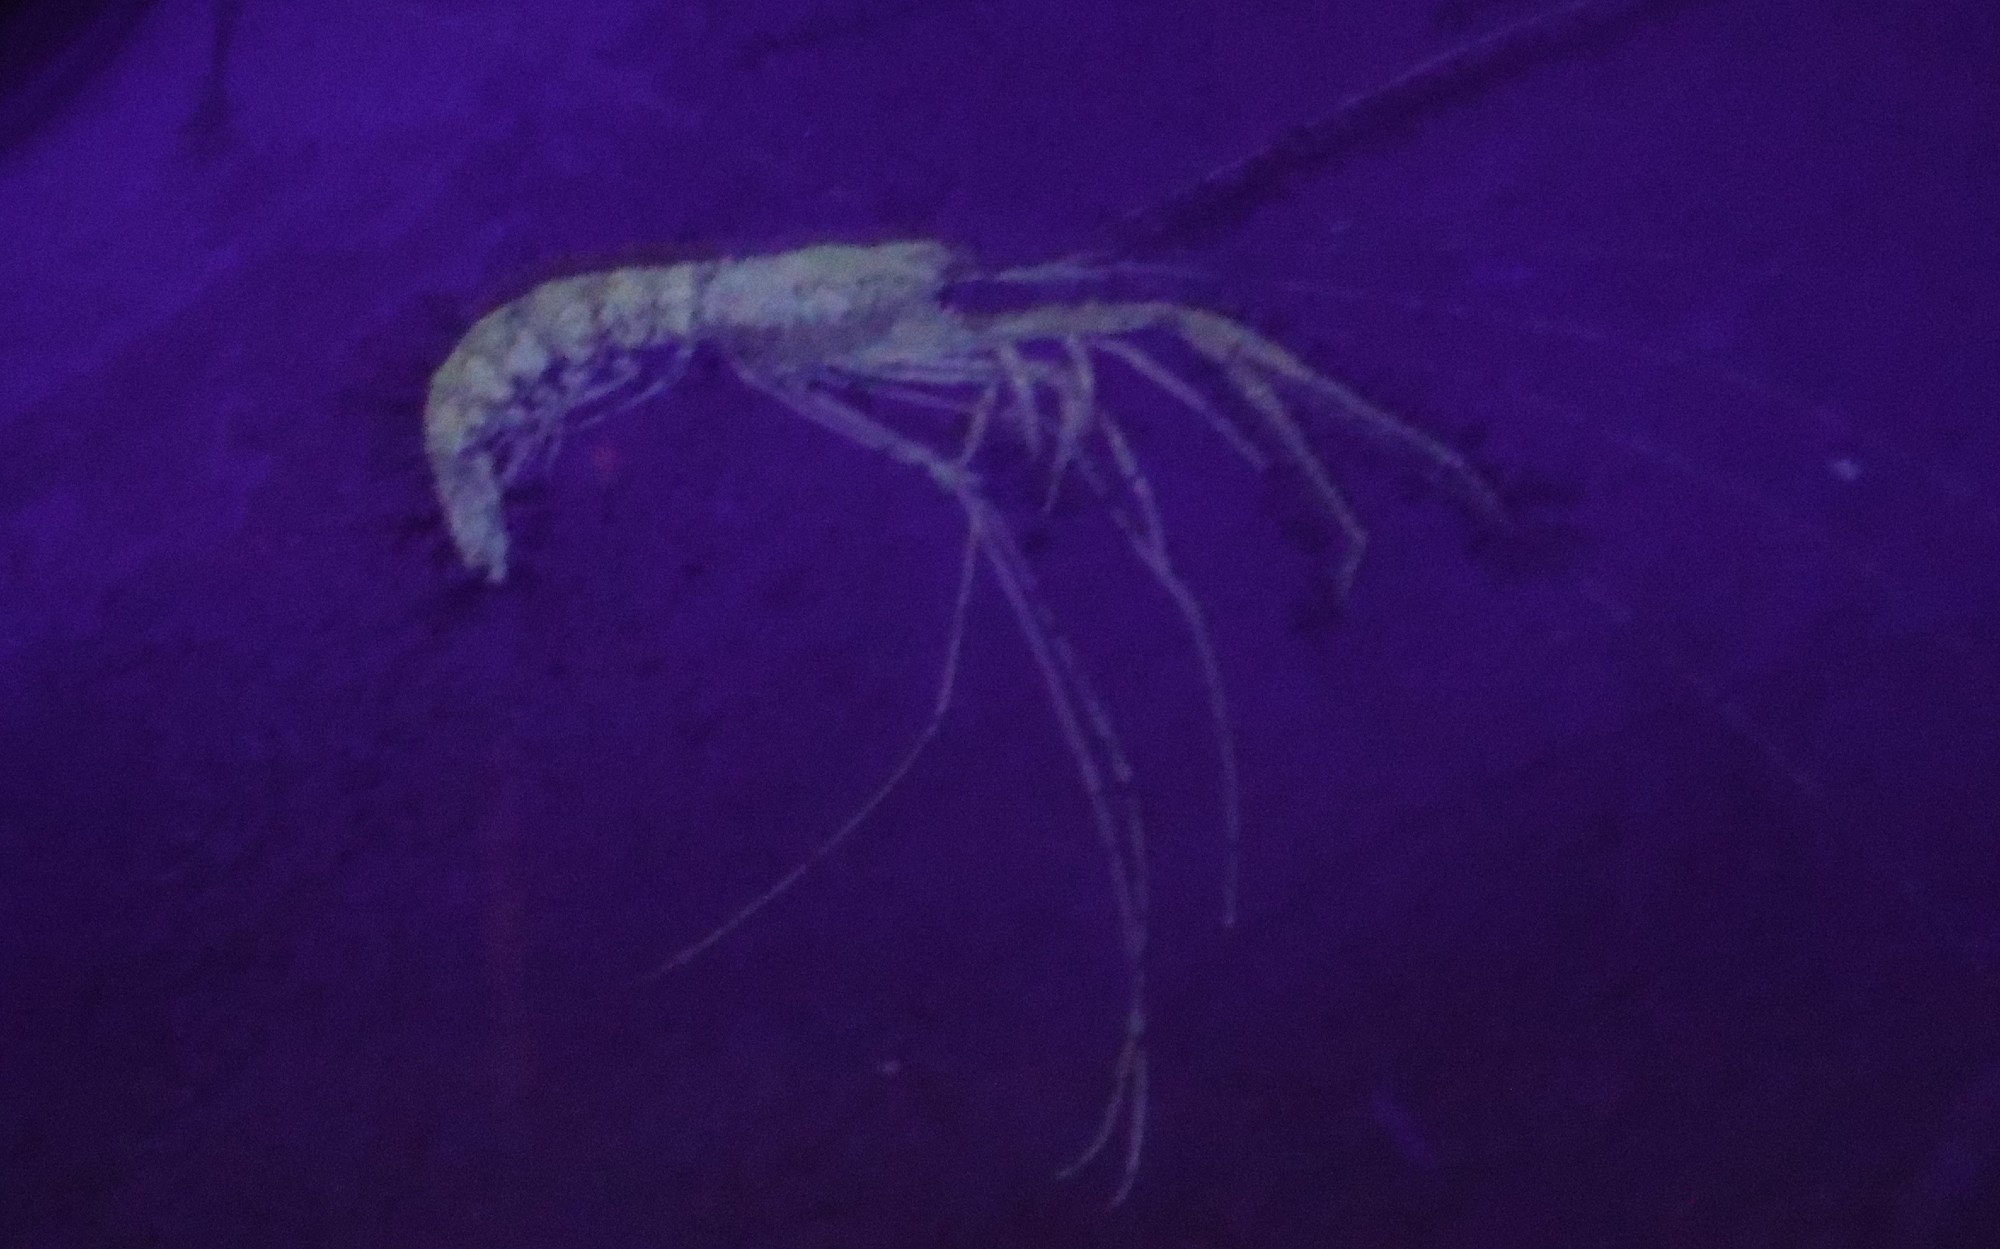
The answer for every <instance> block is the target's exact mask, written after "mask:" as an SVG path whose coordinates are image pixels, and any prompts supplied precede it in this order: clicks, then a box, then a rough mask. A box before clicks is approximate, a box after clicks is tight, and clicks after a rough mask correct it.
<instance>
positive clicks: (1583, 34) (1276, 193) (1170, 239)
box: [1093, 0, 1693, 260]
mask: <svg viewBox="0 0 2000 1249" xmlns="http://www.w3.org/2000/svg"><path fill="white" fill-rule="evenodd" d="M1692 2H1693V0H1570V2H1569V3H1567V4H1561V5H1558V6H1556V7H1555V8H1552V9H1549V10H1547V11H1545V12H1542V13H1538V14H1536V15H1534V16H1533V17H1526V18H1522V19H1521V20H1520V21H1517V22H1515V23H1513V24H1512V25H1508V26H1503V27H1501V28H1500V29H1499V30H1496V31H1494V32H1492V33H1491V34H1488V35H1484V36H1481V37H1480V38H1478V39H1474V40H1472V41H1471V42H1470V43H1465V44H1461V45H1459V46H1458V47H1456V48H1453V49H1452V50H1451V51H1449V52H1445V53H1442V54H1440V55H1438V56H1435V57H1432V58H1431V59H1430V60H1428V61H1423V62H1420V63H1419V64H1418V65H1416V66H1415V67H1414V68H1412V69H1410V70H1409V71H1408V72H1406V73H1404V74H1402V75H1401V76H1399V77H1397V78H1394V79H1391V80H1390V81H1389V82H1387V83H1384V84H1383V85H1382V86H1380V87H1377V88H1375V89H1374V90H1372V91H1366V92H1363V93H1362V94H1360V95H1356V96H1350V97H1348V98H1347V99H1346V100H1344V101H1342V102H1341V103H1340V104H1339V105H1338V106H1336V107H1335V108H1334V110H1333V112H1331V113H1329V114H1327V115H1326V116H1325V117H1322V118H1320V119H1319V120H1318V121H1312V122H1307V123H1305V124H1303V125H1300V126H1295V127H1293V128H1292V129H1291V130H1288V131H1286V132H1285V133H1284V134H1282V135H1280V136H1279V137H1278V138H1277V139H1276V140H1275V141H1273V142H1272V143H1270V144H1269V145H1267V146H1266V147H1264V148H1263V149H1262V150H1261V151H1258V152H1256V153H1253V154H1252V155H1250V156H1247V157H1245V158H1243V159H1242V160H1239V161H1234V162H1232V163H1230V164H1227V165H1224V166H1222V167H1221V168H1219V169H1216V170H1214V171H1213V172H1211V173H1209V174H1207V175H1206V176H1204V177H1203V178H1201V179H1200V180H1199V181H1197V182H1194V183H1192V184H1190V185H1189V186H1186V187H1184V188H1182V189H1181V190H1179V191H1176V192H1174V193H1173V194H1172V195H1169V196H1168V197H1167V198H1166V199H1164V200H1162V201H1160V202H1159V203H1157V204H1154V205H1151V206H1150V207H1147V208H1142V209H1139V210H1137V211H1135V212H1131V213H1128V214H1126V215H1125V216H1123V217H1121V218H1119V219H1118V220H1117V221H1115V222H1113V223H1112V224H1111V226H1110V227H1109V228H1108V229H1107V230H1106V231H1105V234H1106V237H1107V245H1106V247H1105V248H1104V249H1103V250H1102V251H1101V252H1098V253H1095V255H1094V257H1093V258H1094V259H1098V260H1118V259H1125V258H1129V257H1133V256H1142V255H1146V254H1149V253H1157V252H1162V251H1167V250H1170V249H1173V248H1177V247H1188V246H1193V245H1196V244H1200V243H1203V242H1207V241H1209V240H1212V239H1213V238H1215V237H1216V236H1217V235H1220V234H1223V233H1225V232H1227V231H1229V230H1232V229H1234V228H1236V227H1237V226H1239V225H1241V224H1242V223H1243V222H1244V221H1245V220H1246V219H1247V218H1249V217H1250V216H1251V215H1252V214H1253V213H1255V212H1256V211H1257V210H1258V209H1259V208H1262V207H1263V206H1264V205H1265V204H1268V203H1270V202H1271V201H1273V200H1276V199H1280V198H1282V197H1283V196H1284V195H1285V194H1286V193H1287V192H1288V191H1290V190H1291V189H1292V188H1293V187H1294V186H1296V185H1297V184H1298V183H1299V181H1301V180H1302V179H1303V178H1305V177H1306V176H1308V175H1310V174H1313V173H1316V172H1318V171H1320V170H1321V169H1322V168H1323V167H1324V166H1326V165H1327V164H1328V163H1330V162H1331V161H1333V160H1335V159H1336V158H1338V157H1340V156H1343V155H1345V154H1347V153H1349V152H1352V151H1355V150H1357V149H1360V148H1362V147H1364V146H1366V145H1367V144H1369V143H1371V142H1378V141H1380V140H1382V139H1385V138H1387V137H1388V136H1390V135H1392V134H1394V133H1395V132H1396V131H1397V130H1398V129H1400V128H1402V127H1405V126H1408V125H1411V124H1414V123H1416V122H1419V121H1422V120H1425V119H1426V118H1428V117H1430V116H1431V115H1433V114H1435V113H1438V112H1440V111H1443V110H1444V109H1447V108H1450V107H1452V106H1454V105H1458V104H1463V103H1465V102H1467V101H1470V100H1475V99H1478V98H1479V97H1481V96H1483V95H1485V94H1486V93H1487V92H1488V91H1490V90H1492V89H1493V88H1494V87H1495V86H1498V85H1500V84H1501V83H1504V82H1506V81H1507V80H1508V79H1510V78H1512V77H1513V76H1514V75H1516V74H1518V73H1520V72H1521V71H1523V70H1525V69H1529V68H1532V67H1535V66H1539V65H1543V64H1546V63H1547V62H1549V61H1551V60H1553V59H1556V58H1558V57H1564V56H1574V55H1576V54H1577V53H1579V52H1582V51H1584V50H1586V49H1587V48H1590V47H1592V46H1595V45H1599V44H1601V43H1603V42H1604V41H1605V40H1607V39H1608V38H1610V37H1611V36H1612V35H1614V34H1616V33H1619V32H1622V31H1624V30H1626V29H1628V28H1630V27H1632V26H1634V25H1637V24H1638V23H1639V22H1641V21H1642V20H1647V19H1652V18H1657V17H1659V16H1661V15H1663V14H1664V13H1666V12H1668V11H1669V10H1672V9H1676V8H1680V7H1683V6H1685V5H1687V4H1689V3H1692Z"/></svg>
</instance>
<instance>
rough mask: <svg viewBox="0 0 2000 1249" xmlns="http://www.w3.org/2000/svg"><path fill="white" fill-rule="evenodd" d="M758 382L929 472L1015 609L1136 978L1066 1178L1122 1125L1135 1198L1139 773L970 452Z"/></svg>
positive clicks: (1124, 1181) (1143, 899) (1142, 916)
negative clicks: (971, 464) (1101, 1101)
mask: <svg viewBox="0 0 2000 1249" xmlns="http://www.w3.org/2000/svg"><path fill="white" fill-rule="evenodd" d="M744 380H745V381H746V382H748V383H749V384H750V385H752V386H754V387H756V388H758V389H760V390H763V391H765V392H766V393H768V394H770V395H772V396H773V397H775V398H777V399H778V400H779V401H781V402H783V403H784V404H785V405H786V406H787V407H789V408H791V409H792V411H794V412H796V413H798V414H799V415H801V416H803V417H805V418H806V419H808V420H810V421H812V422H814V423H815V424H818V425H821V426H823V427H825V428H827V429H829V430H832V431H833V432H835V433H838V434H840V435H841V436H842V437H845V438H848V439H850V440H852V441H854V442H856V443H858V444H859V445H861V446H864V447H867V448H869V449H871V450H875V451H879V452H881V453H882V454H884V455H887V456H889V457H890V458H892V459H895V460H897V461H899V462H901V463H905V464H909V465H910V466H912V467H914V468H919V469H922V470H923V471H924V472H925V473H926V474H927V475H929V476H930V477H931V478H932V480H934V481H936V482H937V483H938V484H939V485H940V486H941V487H942V488H944V489H945V490H946V491H947V492H948V493H950V494H951V495H952V496H953V497H954V498H955V499H957V501H958V503H959V506H960V507H961V508H962V509H963V510H964V512H965V516H966V529H967V535H968V540H969V541H970V542H973V543H976V544H977V545H978V546H979V548H980V550H981V551H982V552H983V553H984V555H985V557H986V566H987V568H988V570H989V571H990V572H991V573H992V574H993V578H994V581H995V582H996V583H997V584H998V585H999V587H1000V591H1001V594H1002V596H1003V597H1004V598H1005V599H1006V600H1007V603H1008V606H1009V607H1010V608H1011V609H1012V610H1013V612H1014V618H1015V621H1016V623H1017V624H1018V625H1019V627H1020V630H1021V634H1022V637H1023V639H1024V640H1025V641H1026V642H1027V644H1028V649H1029V652H1030V654H1031V655H1032V656H1033V657H1034V660H1035V666H1036V668H1037V669H1038V670H1039V671H1040V672H1041V675H1042V682H1043V686H1044V688H1045V690H1046V692H1047V695H1048V699H1049V705H1050V709H1051V711H1052V712H1053V713H1054V715H1055V718H1056V723H1057V726H1058V728H1059V729H1060V730H1061V731H1062V735H1063V740H1064V741H1065V743H1066V744H1067V745H1068V747H1069V751H1070V758H1071V761H1072V762H1073V763H1074V764H1075V766H1076V770H1077V777H1078V779H1079V781H1080V782H1081V783H1082V785H1083V790H1084V795H1085V798H1086V800H1087V801H1088V803H1089V806H1090V811H1091V819H1092V823H1093V824H1094V826H1095V827H1096V830H1097V834H1098V840H1099V842H1100V844H1101V845H1102V846H1103V849H1104V852H1105V858H1106V861H1107V866H1108V867H1109V868H1110V872H1111V883H1112V897H1113V901H1114V903H1115V905H1116V908H1117V915H1118V925H1119V931H1120V933H1121V935H1122V939H1123V944H1124V952H1125V958H1126V967H1127V974H1128V977H1129V980H1128V985H1129V988H1128V995H1129V996H1128V1006H1127V1011H1126V1024H1125V1033H1124V1037H1123V1040H1122V1041H1121V1043H1120V1046H1119V1053H1118V1058H1117V1060H1116V1062H1115V1063H1114V1066H1113V1073H1112V1088H1111V1093H1110V1095H1109V1097H1108V1098H1107V1102H1106V1108H1105V1113H1104V1119H1103V1125H1102V1126H1101V1127H1100V1129H1099V1131H1098V1133H1097V1135H1096V1136H1095V1137H1094V1138H1093V1139H1092V1141H1091V1143H1090V1144H1089V1146H1088V1147H1086V1149H1085V1150H1084V1152H1083V1154H1082V1155H1081V1156H1080V1157H1079V1158H1078V1159H1077V1160H1076V1162H1074V1163H1072V1164H1071V1165H1070V1166H1069V1167H1068V1168H1065V1169H1064V1171H1063V1172H1062V1174H1063V1175H1070V1174H1073V1173H1075V1171H1076V1170H1077V1169H1079V1168H1081V1167H1082V1166H1083V1165H1085V1164H1087V1163H1088V1162H1090V1161H1091V1160H1092V1159H1093V1158H1095V1157H1096V1156H1097V1155H1098V1154H1099V1153H1101V1152H1102V1151H1103V1149H1104V1148H1105V1146H1106V1145H1107V1144H1108V1143H1109V1142H1110V1141H1111V1139H1112V1138H1113V1137H1114V1136H1115V1135H1116V1134H1117V1127H1118V1124H1119V1123H1120V1122H1121V1121H1122V1122H1123V1123H1124V1124H1125V1144H1126V1148H1125V1158H1124V1165H1123V1169H1122V1171H1121V1173H1120V1178H1119V1183H1118V1187H1117V1189H1116V1191H1115V1192H1114V1193H1113V1196H1112V1199H1111V1204H1113V1205H1117V1204H1119V1203H1121V1202H1123V1201H1124V1200H1125V1198H1126V1197H1127V1196H1128V1195H1129V1194H1130V1193H1131V1190H1132V1185H1133V1183H1134V1181H1135V1180H1136V1179H1137V1178H1138V1167H1139V1159H1140V1153H1141V1149H1142V1147H1143V1144H1144V1141H1145V1124H1146V1111H1147V1096H1146V1057H1145V1035H1146V978H1145V954H1146V934H1147V912H1148V884H1147V879H1146V861H1147V860H1146V845H1145V826H1144V823H1143V822H1142V820H1141V817H1140V812H1139V808H1138V804H1137V802H1136V800H1135V799H1134V795H1133V790H1132V779H1133V778H1132V767H1131V763H1130V762H1129V760H1127V758H1126V756H1125V751H1124V747H1123V745H1122V743H1121V742H1120V741H1119V738H1118V735H1117V732H1116V729H1115V728H1114V726H1113V725H1112V722H1111V718H1110V715H1109V714H1108V712H1107V711H1106V709H1105V706H1104V702H1103V700H1102V699H1101V698H1100V697H1099V696H1098V694H1097V692H1096V689H1095V687H1094V686H1093V685H1092V684H1091V683H1090V681H1089V678H1088V676H1087V674H1086V673H1085V671H1084V668H1083V665H1082V663H1081V662H1080V661H1079V660H1078V658H1077V656H1076V652H1075V650H1074V648H1072V647H1071V646H1070V644H1069V641H1068V639H1067V638H1066V637H1065V636H1064V635H1063V633H1062V631H1061V630H1060V628H1058V627H1057V625H1056V622H1055V617H1054V613H1053V612H1052V611H1051V610H1050V608H1049V606H1048V602H1047V600H1046V598H1044V597H1043V595H1042V593H1041V591H1040V589H1039V587H1038V586H1037V584H1036V582H1035V578H1034V574H1033V571H1032V569H1031V568H1030V566H1029V564H1028V562H1027V558H1026V556H1025V555H1024V554H1023V553H1022V551H1021V549H1020V547H1019V545H1018V544H1017V543H1016V542H1015V541H1014V536H1013V532H1012V530H1011V529H1010V528H1009V527H1008V525H1007V523H1006V520H1005V518H1004V517H1002V516H1001V515H1000V514H999V512H998V510H997V509H996V508H995V507H994V506H993V504H992V501H991V500H990V499H988V498H987V497H986V494H985V492H984V491H983V489H981V487H980V485H979V482H978V479H977V478H976V477H975V476H974V475H973V474H971V473H970V472H969V471H968V469H967V468H966V463H965V462H966V461H967V460H969V458H970V456H971V452H972V451H973V450H974V449H976V447H974V446H972V445H970V444H969V445H968V447H967V449H966V452H965V453H964V455H962V456H961V457H960V459H959V460H958V461H957V462H953V461H948V460H946V459H945V458H944V457H943V456H941V455H939V454H938V453H937V452H936V451H935V450H933V449H931V448H930V447H927V446H925V445H924V444H922V443H920V442H918V441H916V440H915V439H912V438H909V437H907V436H905V435H903V434H899V433H897V432H896V431H894V430H892V429H890V428H888V427H887V426H885V425H883V424H882V423H881V422H879V421H877V420H875V419H874V418H873V417H871V416H869V415H868V414H866V413H864V412H861V411H859V410H858V409H856V408H854V407H853V406H851V405H849V404H847V403H844V402H842V401H841V400H840V399H838V398H836V397H835V396H833V395H830V394H826V393H824V392H823V391H820V390H817V389H815V388H814V387H813V386H812V385H811V384H809V383H806V382H799V381H793V380H790V379H782V378H769V377H761V376H757V375H753V374H748V373H746V374H745V378H744ZM990 406H991V405H990V402H988V401H986V400H984V399H983V400H982V402H981V404H980V405H979V408H978V409H977V410H975V412H974V413H973V417H974V420H973V429H974V438H977V437H980V436H983V433H984V430H985V428H986V425H987V423H988V422H987V418H988V416H989V415H990Z"/></svg>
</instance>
